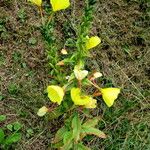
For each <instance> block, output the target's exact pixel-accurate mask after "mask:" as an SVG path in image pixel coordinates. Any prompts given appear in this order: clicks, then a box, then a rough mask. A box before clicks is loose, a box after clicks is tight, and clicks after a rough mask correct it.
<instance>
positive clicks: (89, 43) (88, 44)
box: [86, 36, 101, 50]
mask: <svg viewBox="0 0 150 150" xmlns="http://www.w3.org/2000/svg"><path fill="white" fill-rule="evenodd" d="M100 43H101V39H100V38H99V37H98V36H92V37H91V38H89V39H88V40H87V42H86V49H87V50H89V49H91V48H94V47H96V46H97V45H98V44H100Z"/></svg>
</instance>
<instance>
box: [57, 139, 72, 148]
mask: <svg viewBox="0 0 150 150" xmlns="http://www.w3.org/2000/svg"><path fill="white" fill-rule="evenodd" d="M72 146H73V142H72V141H69V142H67V143H66V144H65V145H64V146H63V147H61V148H60V149H61V150H70V149H71V148H72Z"/></svg>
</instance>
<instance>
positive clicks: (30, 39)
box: [29, 37, 37, 45]
mask: <svg viewBox="0 0 150 150" xmlns="http://www.w3.org/2000/svg"><path fill="white" fill-rule="evenodd" d="M36 43H37V40H36V38H34V37H31V38H29V44H32V45H35V44H36Z"/></svg>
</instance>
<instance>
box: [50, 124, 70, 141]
mask: <svg viewBox="0 0 150 150" xmlns="http://www.w3.org/2000/svg"><path fill="white" fill-rule="evenodd" d="M67 131H68V129H67V128H66V127H65V126H63V127H62V128H60V129H59V130H58V131H57V133H56V135H55V138H54V140H53V141H52V143H58V142H59V141H61V140H63V137H64V135H65V133H66V132H67Z"/></svg>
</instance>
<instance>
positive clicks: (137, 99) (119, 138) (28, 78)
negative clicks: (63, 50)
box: [0, 0, 150, 150]
mask: <svg viewBox="0 0 150 150" xmlns="http://www.w3.org/2000/svg"><path fill="white" fill-rule="evenodd" d="M149 5H150V3H149V2H148V1H146V0H128V1H126V0H124V1H119V0H112V1H104V0H102V1H99V2H98V5H97V7H96V13H95V19H94V24H93V29H92V30H91V35H95V34H98V35H99V36H100V37H101V38H102V44H101V46H99V47H98V48H97V49H95V50H94V51H93V52H92V54H93V58H94V59H92V60H91V59H90V58H89V61H88V66H87V68H88V67H92V68H93V69H99V70H100V71H101V72H102V73H103V74H104V76H105V77H104V79H103V80H102V83H103V84H105V85H110V84H111V85H114V86H118V87H121V88H122V93H121V95H120V97H119V99H118V100H116V103H115V105H114V106H113V107H112V108H110V109H108V108H107V107H106V106H105V104H104V103H103V102H102V100H101V99H99V103H98V105H99V107H98V108H97V109H96V111H95V112H93V113H94V114H95V115H100V116H102V121H101V122H100V123H99V128H100V129H102V130H103V131H104V132H105V133H106V134H107V135H108V138H107V139H105V140H103V139H97V138H96V137H92V138H91V137H88V138H87V139H85V143H87V144H88V145H90V146H91V147H92V149H93V150H99V149H105V150H128V149H131V150H137V149H139V150H148V149H149V148H150V136H149V131H150V117H149V114H148V112H149V110H148V109H149V107H150V98H149V95H150V92H149V90H148V89H149V86H150V82H149V81H150V79H149V65H150V63H149V57H150V52H149V46H150V41H149V39H150V27H149V19H150V7H149ZM74 6H75V7H74ZM79 8H80V6H79V4H78V3H77V2H76V3H75V5H72V9H73V10H74V14H72V15H73V17H72V18H71V19H68V18H69V17H70V13H69V11H68V12H67V13H61V12H60V13H58V14H57V21H58V27H57V32H56V33H57V34H59V40H61V45H59V46H60V47H62V43H63V42H64V41H65V40H67V39H68V38H69V37H70V35H71V36H72V38H73V39H74V37H75V30H74V29H75V21H78V19H79V18H78V17H77V16H78V15H79V14H81V10H79ZM0 12H1V13H0V87H1V91H0V115H5V116H7V119H6V120H5V122H4V124H2V125H1V124H0V125H1V126H4V125H6V124H11V123H13V122H15V121H18V122H20V123H21V124H22V125H23V127H22V129H21V132H22V135H23V136H22V140H21V141H20V142H19V143H17V144H14V145H13V149H18V150H21V149H26V150H30V149H32V150H36V149H38V148H40V149H41V150H45V149H47V147H48V144H49V142H50V141H51V139H52V137H53V136H54V134H53V133H54V132H55V131H56V130H57V127H60V126H61V123H62V119H60V120H55V121H52V122H49V121H48V120H47V118H45V119H44V118H38V117H37V115H36V113H37V110H38V108H40V107H41V106H43V105H44V104H46V105H48V106H51V104H50V102H49V100H48V98H47V97H46V95H44V90H45V88H46V86H47V85H48V84H49V83H50V80H51V79H50V78H49V76H48V74H49V68H48V67H47V66H48V65H47V59H46V56H45V55H46V50H45V48H44V45H43V40H42V39H41V35H40V32H39V29H38V28H39V25H40V22H41V20H40V17H39V15H38V13H37V9H36V7H34V6H32V5H28V4H27V3H26V2H25V1H23V0H22V1H19V2H18V3H15V2H13V1H11V0H7V1H4V0H2V2H1V3H0ZM66 14H67V16H66ZM66 20H67V21H66ZM65 21H66V23H65V24H63V30H60V27H61V25H62V23H63V22H65ZM69 40H71V42H73V40H72V39H68V41H69ZM71 42H68V43H71ZM68 49H69V48H68ZM70 49H71V48H70Z"/></svg>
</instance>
